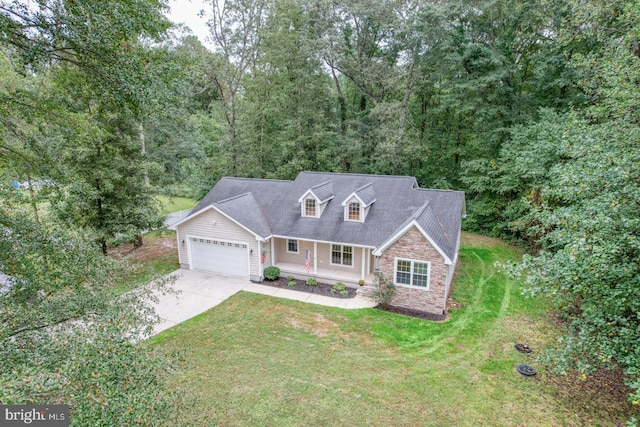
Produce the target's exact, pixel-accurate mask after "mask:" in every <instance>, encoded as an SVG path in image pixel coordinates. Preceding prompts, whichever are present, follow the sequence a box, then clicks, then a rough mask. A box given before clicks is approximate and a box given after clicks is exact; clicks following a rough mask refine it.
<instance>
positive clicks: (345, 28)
mask: <svg viewBox="0 0 640 427" xmlns="http://www.w3.org/2000/svg"><path fill="white" fill-rule="evenodd" d="M165 8H166V4H164V2H163V1H159V0H110V1H104V2H96V1H90V0H79V1H73V2H70V1H64V0H46V1H40V2H36V4H33V5H28V4H25V3H23V2H20V1H7V0H3V1H0V100H1V101H2V102H0V192H1V193H2V197H3V201H2V202H0V235H2V234H3V233H4V235H5V236H6V235H8V234H7V233H9V234H11V230H14V229H16V228H15V227H18V226H19V225H20V224H22V222H21V221H27V220H28V221H31V222H29V224H28V227H27V226H25V225H24V224H22V225H20V227H23V228H21V229H24V230H27V231H29V230H36V229H37V230H40V231H38V233H40V232H41V231H42V229H46V230H49V232H50V233H57V232H58V231H56V230H59V228H60V227H62V228H65V226H66V228H67V229H72V230H74V233H76V234H77V235H82V236H84V237H83V238H87V236H89V238H90V239H91V240H92V241H93V242H95V243H97V246H98V247H99V248H101V250H102V251H103V252H104V253H106V252H107V250H108V247H109V246H111V245H116V244H118V243H119V242H122V241H125V240H135V239H137V238H139V235H140V234H141V232H142V230H147V229H151V228H154V227H155V226H157V225H158V224H159V223H160V221H161V217H160V216H159V215H158V213H157V212H158V209H157V206H155V205H154V199H153V195H154V194H156V193H166V194H171V195H187V196H191V197H195V198H199V197H201V196H202V195H203V194H204V192H206V191H207V190H208V189H210V188H211V186H212V185H213V184H215V182H216V181H217V180H218V179H219V178H220V177H222V176H225V175H233V176H241V177H261V178H280V179H291V178H294V177H295V176H296V175H297V174H298V172H300V171H302V170H314V171H336V172H351V173H371V174H395V175H411V176H415V177H416V178H417V179H418V182H419V183H420V185H421V186H423V187H432V188H445V189H456V190H464V191H465V192H466V195H467V211H468V216H467V219H466V220H465V222H464V227H465V229H466V230H468V231H473V232H478V233H482V234H488V235H494V236H498V237H501V238H504V239H506V240H508V241H511V242H514V243H517V244H519V245H521V246H522V247H524V248H527V250H528V251H529V252H530V253H531V255H525V257H524V260H523V262H522V263H521V264H520V265H517V266H515V265H514V266H508V267H505V269H506V270H507V271H508V272H509V273H510V274H513V275H514V276H517V277H523V278H524V280H526V283H527V289H528V292H530V293H531V294H533V295H545V296H546V297H548V298H550V299H551V300H552V301H553V302H554V304H555V307H556V309H557V312H558V313H559V314H560V315H561V317H562V318H563V319H564V320H565V324H566V336H565V339H564V340H563V341H562V344H563V346H562V347H561V348H559V349H557V350H556V352H555V353H551V357H552V359H553V360H554V361H555V363H556V364H557V366H558V369H559V370H566V369H569V368H577V369H578V370H579V372H582V373H585V374H588V373H590V372H593V371H594V370H595V369H598V368H600V367H612V366H616V365H619V366H622V368H623V370H624V372H625V373H626V378H627V383H628V385H630V386H631V387H632V388H633V390H634V393H635V394H634V395H632V396H631V397H630V398H631V399H632V401H635V402H639V401H640V319H639V317H640V297H639V294H638V290H640V202H639V201H640V168H639V167H638V166H639V164H640V154H639V153H640V150H639V148H640V114H639V112H640V40H639V37H640V5H639V4H638V3H637V2H635V1H630V0H609V1H602V0H588V1H583V0H471V1H470V0H451V1H427V0H417V1H416V0H413V1H412V0H278V1H266V0H226V1H211V2H210V4H209V9H208V10H206V11H205V12H206V14H207V17H208V19H209V27H210V31H211V40H212V42H213V46H214V48H213V49H212V50H208V49H206V48H205V47H204V46H203V45H202V44H201V43H200V42H199V41H198V39H197V38H195V37H194V36H189V35H185V34H184V33H181V32H180V31H179V30H178V29H175V28H174V29H172V28H171V25H170V22H168V21H167V19H166V18H165V17H164V15H163V11H164V10H165ZM12 182H33V183H36V182H37V183H44V185H42V187H41V188H40V189H39V191H37V192H33V191H31V192H30V191H26V192H20V193H18V192H16V191H13V190H12V188H11V185H10V184H11V183H12ZM43 204H44V205H46V210H47V213H48V215H47V216H46V217H47V218H46V220H45V219H43V215H42V212H39V209H40V210H41V209H42V206H43ZM18 217H20V218H21V219H20V221H18V220H17V219H16V218H18ZM25 218H27V219H25ZM52 224H55V226H54V225H52ZM25 227H26V228H25ZM27 231H25V233H26V232H27ZM76 237H77V236H76ZM8 240H9V241H10V240H11V239H8ZM4 244H5V246H6V247H2V246H1V245H0V248H2V250H3V251H5V250H6V252H3V253H2V256H0V258H1V259H0V270H2V271H5V272H7V273H14V274H15V273H16V272H19V271H20V269H19V268H17V267H16V265H17V264H19V263H18V260H17V258H16V257H15V256H12V255H9V254H10V253H11V252H12V251H11V250H10V247H11V243H10V242H9V243H8V242H7V241H5V243H4ZM34 250H37V248H35V249H34ZM22 255H24V253H22ZM61 262H62V261H61ZM96 262H97V261H96ZM56 286H57V285H56ZM0 313H2V312H1V311H0ZM0 322H3V324H4V323H6V320H5V319H0ZM3 327H4V326H3ZM3 334H4V333H3Z"/></svg>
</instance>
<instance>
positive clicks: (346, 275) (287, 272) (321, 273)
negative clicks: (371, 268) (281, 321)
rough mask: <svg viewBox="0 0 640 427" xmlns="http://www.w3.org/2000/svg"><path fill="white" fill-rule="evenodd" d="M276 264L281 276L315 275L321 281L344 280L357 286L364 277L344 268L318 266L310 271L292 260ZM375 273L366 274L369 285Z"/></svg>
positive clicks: (307, 276) (349, 284)
mask: <svg viewBox="0 0 640 427" xmlns="http://www.w3.org/2000/svg"><path fill="white" fill-rule="evenodd" d="M275 266H276V267H278V268H279V269H280V276H282V277H286V276H293V277H295V278H296V279H302V280H306V279H307V278H309V277H315V278H316V279H318V281H320V282H324V283H328V284H334V283H335V282H343V283H344V284H345V285H347V286H351V287H357V286H358V282H359V281H360V279H361V278H362V276H361V273H360V272H356V271H355V270H353V271H347V270H345V269H342V268H331V267H329V268H327V267H318V268H317V269H316V271H315V272H314V271H313V267H312V268H310V269H309V273H307V270H306V269H305V266H304V265H300V264H296V263H292V262H282V261H280V262H276V263H275ZM373 280H374V275H373V273H371V274H365V276H364V282H365V284H367V285H370V284H373Z"/></svg>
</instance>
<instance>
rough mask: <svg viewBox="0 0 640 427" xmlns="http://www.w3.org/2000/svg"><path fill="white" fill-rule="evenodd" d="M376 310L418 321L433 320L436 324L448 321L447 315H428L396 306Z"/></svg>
mask: <svg viewBox="0 0 640 427" xmlns="http://www.w3.org/2000/svg"><path fill="white" fill-rule="evenodd" d="M376 308H377V309H379V310H384V311H388V312H389V313H395V314H402V315H403V316H409V317H416V318H418V319H423V320H431V321H434V322H442V321H444V320H447V317H448V316H447V315H446V314H435V313H427V312H426V311H421V310H412V309H410V308H404V307H396V306H394V305H387V306H386V307H383V306H381V305H378V306H376Z"/></svg>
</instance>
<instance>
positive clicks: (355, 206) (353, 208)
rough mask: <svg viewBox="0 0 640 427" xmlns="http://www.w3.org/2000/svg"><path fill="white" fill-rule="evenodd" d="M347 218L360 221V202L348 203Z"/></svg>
mask: <svg viewBox="0 0 640 427" xmlns="http://www.w3.org/2000/svg"><path fill="white" fill-rule="evenodd" d="M347 218H348V219H349V221H360V203H358V202H351V203H349V212H348V215H347Z"/></svg>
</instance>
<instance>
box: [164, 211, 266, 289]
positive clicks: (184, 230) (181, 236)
mask: <svg viewBox="0 0 640 427" xmlns="http://www.w3.org/2000/svg"><path fill="white" fill-rule="evenodd" d="M176 233H177V238H178V246H179V250H178V256H179V261H180V265H181V266H182V267H183V268H184V267H187V268H188V265H189V259H188V253H187V246H188V238H187V237H206V238H211V239H216V240H224V241H230V242H237V243H246V244H247V246H248V247H249V250H252V251H253V253H252V254H251V255H250V256H249V274H250V276H251V279H252V280H260V277H261V269H260V252H259V243H258V241H257V240H256V237H255V236H254V235H253V234H252V233H250V232H249V231H247V230H245V229H244V228H242V227H241V226H239V225H238V224H236V223H235V222H233V221H231V220H230V219H228V218H227V217H225V216H224V215H222V214H221V213H219V212H217V211H215V210H213V209H209V210H208V211H206V212H202V213H201V214H200V215H197V216H196V217H194V218H192V219H190V220H187V221H186V222H183V223H182V224H180V225H178V227H177V230H176ZM183 242H184V243H183ZM264 245H265V244H264V243H263V250H264ZM266 248H267V249H268V245H267V247H266Z"/></svg>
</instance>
